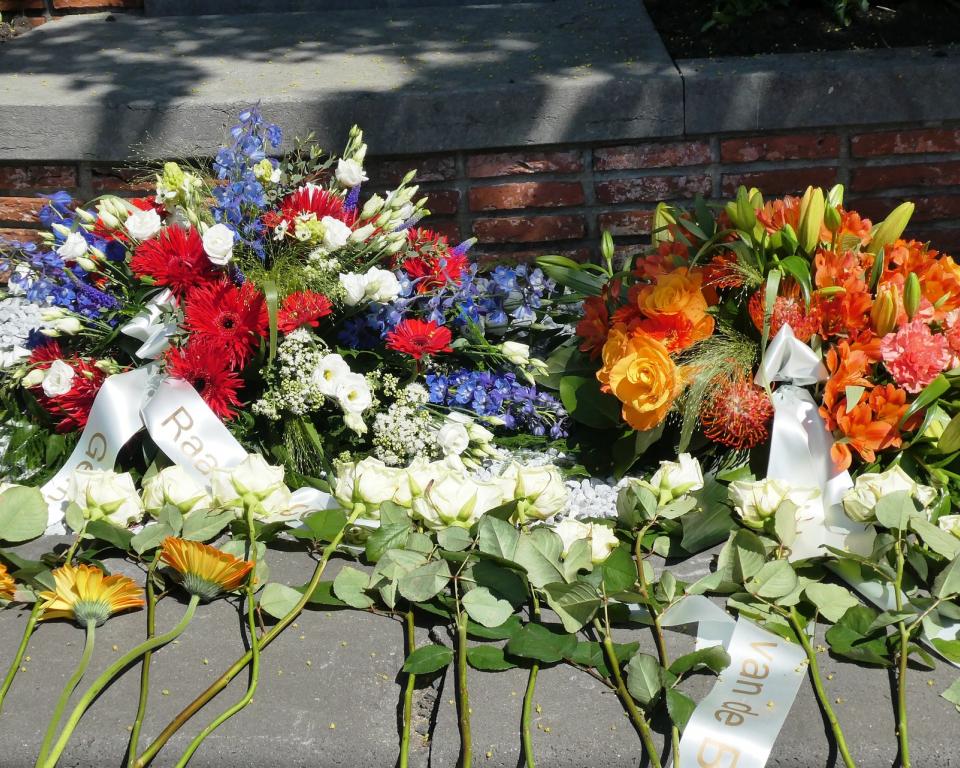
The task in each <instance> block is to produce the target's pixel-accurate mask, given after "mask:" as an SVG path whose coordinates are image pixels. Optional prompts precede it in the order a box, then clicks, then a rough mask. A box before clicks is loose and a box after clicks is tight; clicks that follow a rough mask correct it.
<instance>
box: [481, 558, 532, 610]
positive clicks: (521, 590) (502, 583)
mask: <svg viewBox="0 0 960 768" xmlns="http://www.w3.org/2000/svg"><path fill="white" fill-rule="evenodd" d="M471 573H472V576H473V580H474V582H476V585H477V586H478V587H486V588H487V589H489V590H490V591H491V592H493V594H495V595H497V596H498V597H502V598H504V599H505V600H507V601H508V602H510V604H511V605H513V606H515V607H519V606H521V605H523V604H524V603H525V602H527V599H528V598H527V594H528V592H527V587H526V582H525V581H524V580H523V578H522V577H521V576H520V575H519V574H517V573H515V572H514V571H511V570H510V569H508V568H504V567H503V566H501V565H498V564H497V563H495V562H493V561H491V560H480V561H478V562H476V563H474V564H473V569H472V571H471Z"/></svg>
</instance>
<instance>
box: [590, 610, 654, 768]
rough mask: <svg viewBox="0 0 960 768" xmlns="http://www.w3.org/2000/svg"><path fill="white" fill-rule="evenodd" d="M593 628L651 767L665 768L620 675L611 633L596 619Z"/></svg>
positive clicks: (651, 735) (647, 728)
mask: <svg viewBox="0 0 960 768" xmlns="http://www.w3.org/2000/svg"><path fill="white" fill-rule="evenodd" d="M593 626H594V628H595V629H596V630H597V633H598V634H599V635H600V636H601V637H603V650H604V652H605V654H606V657H607V665H608V666H609V667H610V671H611V672H612V674H613V681H614V683H616V686H617V694H618V695H619V696H620V701H621V702H622V703H623V706H624V707H626V709H627V714H628V715H629V716H630V722H631V723H633V727H634V728H636V729H637V733H638V734H640V741H642V742H643V747H644V749H645V750H646V752H647V758H648V759H649V760H650V765H651V766H652V768H663V765H662V764H661V762H660V754H659V753H658V752H657V745H656V744H655V743H654V741H653V733H652V731H651V730H650V725H649V724H648V723H647V721H646V719H645V718H644V716H643V713H642V712H640V710H639V709H638V708H637V703H636V702H635V701H634V700H633V696H631V695H630V691H628V690H627V686H626V683H624V682H623V675H621V674H620V660H619V659H618V658H617V652H616V650H615V649H614V647H613V641H612V640H611V639H610V633H609V632H608V631H607V630H605V629H604V627H603V626H601V624H600V622H599V621H597V620H596V619H594V620H593Z"/></svg>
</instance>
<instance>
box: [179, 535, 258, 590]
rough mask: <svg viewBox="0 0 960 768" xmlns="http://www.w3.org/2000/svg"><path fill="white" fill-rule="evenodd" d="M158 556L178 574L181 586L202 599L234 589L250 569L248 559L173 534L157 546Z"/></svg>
mask: <svg viewBox="0 0 960 768" xmlns="http://www.w3.org/2000/svg"><path fill="white" fill-rule="evenodd" d="M160 559H161V560H162V561H163V562H164V563H166V564H167V565H169V566H170V567H172V568H173V569H174V570H175V571H177V572H178V573H179V574H180V576H181V577H182V578H183V588H184V589H185V590H187V592H189V593H190V594H191V595H197V596H199V597H200V599H201V600H213V598H215V597H217V595H219V594H220V593H221V592H231V591H233V590H234V589H237V588H238V587H239V586H240V585H241V584H243V581H244V579H246V578H247V574H248V573H250V570H251V569H252V568H253V563H251V562H250V561H249V560H241V559H240V558H239V557H234V556H233V555H230V554H227V553H226V552H223V551H221V550H219V549H217V548H216V547H211V546H210V545H208V544H203V543H201V542H199V541H187V540H186V539H178V538H174V537H173V536H168V537H167V538H165V539H164V540H163V544H161V545H160Z"/></svg>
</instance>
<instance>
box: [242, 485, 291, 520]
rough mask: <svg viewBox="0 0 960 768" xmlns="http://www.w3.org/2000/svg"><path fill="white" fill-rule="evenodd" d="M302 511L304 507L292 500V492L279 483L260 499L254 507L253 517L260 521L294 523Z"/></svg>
mask: <svg viewBox="0 0 960 768" xmlns="http://www.w3.org/2000/svg"><path fill="white" fill-rule="evenodd" d="M303 513H304V507H303V506H302V505H299V504H296V503H294V501H293V494H292V493H291V492H290V489H289V488H287V486H285V485H281V486H280V487H279V488H277V489H275V490H274V491H273V492H272V493H270V494H268V495H267V496H266V497H265V498H263V499H261V500H260V501H259V503H258V504H257V506H256V508H255V509H254V512H253V514H254V517H256V518H257V520H259V521H260V522H261V523H264V524H270V523H295V522H297V521H298V520H299V519H300V517H301V516H302V515H303Z"/></svg>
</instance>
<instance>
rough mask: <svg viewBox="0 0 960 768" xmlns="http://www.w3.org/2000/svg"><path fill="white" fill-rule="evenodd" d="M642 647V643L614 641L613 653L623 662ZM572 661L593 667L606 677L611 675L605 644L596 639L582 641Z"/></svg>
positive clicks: (572, 655) (571, 658)
mask: <svg viewBox="0 0 960 768" xmlns="http://www.w3.org/2000/svg"><path fill="white" fill-rule="evenodd" d="M639 648H640V643H638V642H633V643H614V644H613V653H614V655H615V656H616V657H617V661H619V662H620V663H621V664H624V663H625V662H627V661H629V660H630V658H631V657H632V656H633V654H635V653H636V652H637V650H638V649H639ZM570 661H572V662H574V663H576V664H580V665H581V666H584V667H593V668H594V669H596V670H597V671H598V672H599V673H600V674H601V675H603V676H604V677H609V676H610V667H609V666H608V665H607V655H606V652H605V651H604V650H603V646H602V645H601V644H600V643H598V642H595V641H581V642H579V643H577V647H576V649H575V650H574V652H573V654H571V656H570Z"/></svg>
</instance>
